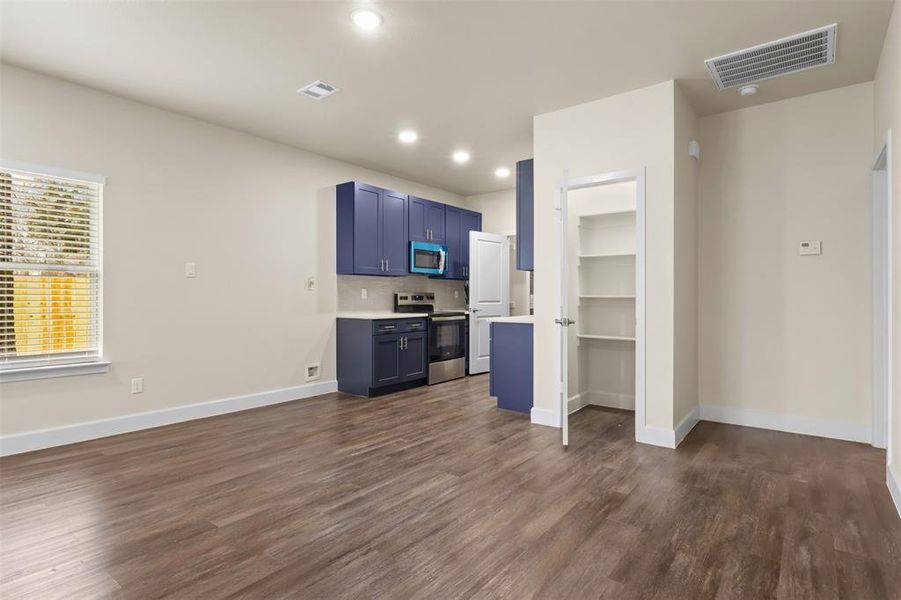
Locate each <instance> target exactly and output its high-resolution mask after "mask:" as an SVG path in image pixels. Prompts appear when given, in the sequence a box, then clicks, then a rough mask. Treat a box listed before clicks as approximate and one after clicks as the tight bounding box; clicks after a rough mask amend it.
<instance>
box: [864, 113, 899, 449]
mask: <svg viewBox="0 0 901 600" xmlns="http://www.w3.org/2000/svg"><path fill="white" fill-rule="evenodd" d="M892 166H893V165H892V131H891V129H889V130H888V132H887V134H886V139H885V143H884V144H883V146H882V148H880V150H879V152H877V154H876V158H875V160H874V161H873V168H872V171H871V186H870V194H871V209H872V214H873V257H872V259H873V260H872V267H873V281H872V285H873V383H874V385H873V398H872V402H873V432H872V445H873V446H875V447H877V448H886V450H887V452H886V455H887V457H886V463H887V465H891V464H892V435H891V432H890V431H889V424H890V423H892V396H893V389H892V386H893V377H892V370H893V364H892V363H893V360H892V358H893V357H892V343H893V323H892V289H893V287H892V286H893V281H892V279H893V277H892V272H893V267H894V266H893V260H892V259H893V257H892V244H893V240H892V181H893V180H892ZM882 202H885V203H886V206H885V208H884V209H882V210H884V215H885V217H886V219H885V223H880V222H879V221H880V219H879V217H880V214H879V212H880V211H879V210H877V209H878V208H880V207H879V204H880V203H882ZM879 227H884V228H885V229H884V231H883V232H884V233H885V236H884V237H883V236H879V235H877V232H878V231H879ZM883 242H884V244H885V247H881V245H882V243H883ZM879 255H881V256H882V257H883V262H882V263H881V264H880V263H879V262H877V256H879ZM880 268H882V269H884V272H882V273H880V272H879V271H880ZM880 278H882V281H880ZM880 283H882V284H883V286H882V287H880ZM879 331H884V332H885V333H886V336H887V338H886V341H887V344H882V343H880V340H879V339H878V338H877V332H879ZM883 370H884V371H885V372H883ZM879 380H881V381H882V383H883V385H884V386H885V389H884V390H883V389H881V388H882V386H879V385H875V384H876V382H877V381H879Z"/></svg>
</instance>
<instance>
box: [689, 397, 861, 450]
mask: <svg viewBox="0 0 901 600" xmlns="http://www.w3.org/2000/svg"><path fill="white" fill-rule="evenodd" d="M701 420H702V421H712V422H714V423H726V424H729V425H744V426H745V427H757V428H759V429H772V430H774V431H784V432H786V433H800V434H802V435H813V436H816V437H825V438H832V439H836V440H846V441H849V442H862V443H865V444H869V443H870V440H871V439H872V438H871V431H870V427H868V426H861V425H854V424H852V423H847V422H845V421H835V420H832V419H818V418H815V417H803V416H799V415H786V414H780V413H773V412H766V411H760V410H751V409H747V408H733V407H729V406H717V405H714V404H702V405H701Z"/></svg>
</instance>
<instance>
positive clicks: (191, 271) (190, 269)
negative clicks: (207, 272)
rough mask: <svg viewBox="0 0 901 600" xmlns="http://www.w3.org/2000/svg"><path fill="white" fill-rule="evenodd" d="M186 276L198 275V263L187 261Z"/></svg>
mask: <svg viewBox="0 0 901 600" xmlns="http://www.w3.org/2000/svg"><path fill="white" fill-rule="evenodd" d="M185 277H190V278H194V277H197V264H196V263H192V262H186V263H185Z"/></svg>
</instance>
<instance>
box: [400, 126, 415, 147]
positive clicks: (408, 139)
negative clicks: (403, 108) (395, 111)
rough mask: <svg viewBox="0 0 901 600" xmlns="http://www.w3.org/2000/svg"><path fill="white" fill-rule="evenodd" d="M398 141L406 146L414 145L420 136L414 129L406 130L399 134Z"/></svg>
mask: <svg viewBox="0 0 901 600" xmlns="http://www.w3.org/2000/svg"><path fill="white" fill-rule="evenodd" d="M397 139H399V140H400V141H402V142H403V143H405V144H412V143H413V142H415V141H416V140H418V139H419V134H418V133H416V132H415V131H413V130H412V129H404V130H403V131H401V132H400V133H398V134H397Z"/></svg>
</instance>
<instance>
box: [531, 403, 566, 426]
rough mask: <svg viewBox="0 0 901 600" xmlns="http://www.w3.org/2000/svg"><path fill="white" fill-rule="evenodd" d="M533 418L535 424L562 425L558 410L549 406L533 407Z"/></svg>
mask: <svg viewBox="0 0 901 600" xmlns="http://www.w3.org/2000/svg"><path fill="white" fill-rule="evenodd" d="M531 420H532V424H533V425H545V426H546V427H560V415H558V414H557V411H555V410H550V409H547V408H535V407H532V413H531Z"/></svg>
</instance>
